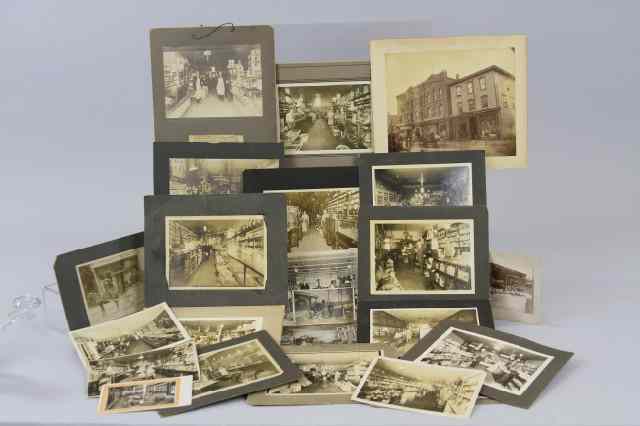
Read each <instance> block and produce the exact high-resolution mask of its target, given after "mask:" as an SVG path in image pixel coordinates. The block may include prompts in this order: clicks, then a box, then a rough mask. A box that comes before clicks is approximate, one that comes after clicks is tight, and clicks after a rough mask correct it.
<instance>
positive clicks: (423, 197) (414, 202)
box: [371, 163, 473, 207]
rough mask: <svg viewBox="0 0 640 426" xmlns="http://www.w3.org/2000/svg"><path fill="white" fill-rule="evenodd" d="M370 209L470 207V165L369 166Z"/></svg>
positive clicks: (471, 203) (471, 198) (471, 197)
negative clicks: (371, 202)
mask: <svg viewBox="0 0 640 426" xmlns="http://www.w3.org/2000/svg"><path fill="white" fill-rule="evenodd" d="M372 174H373V176H372V181H373V182H372V186H371V187H372V188H373V205H374V206H402V207H432V206H441V207H459V206H472V205H473V189H472V188H473V185H472V182H471V179H472V177H471V163H460V164H403V165H393V166H373V167H372Z"/></svg>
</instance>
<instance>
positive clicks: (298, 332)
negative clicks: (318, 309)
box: [280, 323, 357, 345]
mask: <svg viewBox="0 0 640 426" xmlns="http://www.w3.org/2000/svg"><path fill="white" fill-rule="evenodd" d="M356 341H357V335H356V326H355V324H354V323H348V324H337V325H334V324H329V325H326V324H325V325H306V326H285V327H283V329H282V340H281V341H280V344H281V345H314V344H325V343H331V344H347V343H356Z"/></svg>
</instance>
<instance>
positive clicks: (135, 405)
mask: <svg viewBox="0 0 640 426" xmlns="http://www.w3.org/2000/svg"><path fill="white" fill-rule="evenodd" d="M192 385H193V377H192V376H183V377H170V378H165V379H155V380H141V381H136V382H128V383H115V384H109V385H105V386H103V387H102V389H101V390H100V402H99V403H98V414H115V413H130V412H134V411H149V410H162V409H165V408H173V407H181V406H184V405H189V404H191V387H192Z"/></svg>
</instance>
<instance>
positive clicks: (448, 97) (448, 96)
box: [385, 47, 516, 156]
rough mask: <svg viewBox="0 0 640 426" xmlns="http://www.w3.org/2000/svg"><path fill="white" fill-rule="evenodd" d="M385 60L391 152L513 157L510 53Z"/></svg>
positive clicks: (479, 51) (502, 50)
mask: <svg viewBox="0 0 640 426" xmlns="http://www.w3.org/2000/svg"><path fill="white" fill-rule="evenodd" d="M385 58H386V95H387V99H386V102H387V114H388V115H389V117H388V123H389V126H388V129H387V132H388V144H389V151H390V152H399V151H433V150H445V151H446V150H468V149H483V150H485V152H486V154H487V156H515V155H516V90H515V87H516V84H515V82H516V76H515V69H516V54H515V49H513V48H508V47H504V48H502V47H501V48H485V49H469V50H465V49H450V50H442V51H435V50H428V51H423V52H406V53H392V54H387V55H385Z"/></svg>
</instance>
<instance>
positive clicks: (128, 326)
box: [69, 303, 190, 366]
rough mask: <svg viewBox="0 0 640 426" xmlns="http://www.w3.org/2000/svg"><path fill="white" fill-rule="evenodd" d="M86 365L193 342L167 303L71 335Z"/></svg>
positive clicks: (79, 330) (76, 331) (73, 332)
mask: <svg viewBox="0 0 640 426" xmlns="http://www.w3.org/2000/svg"><path fill="white" fill-rule="evenodd" d="M69 336H70V337H71V340H72V341H73V344H74V346H75V348H76V350H77V352H78V355H79V356H80V359H81V360H82V363H83V364H84V365H85V366H88V365H89V363H90V362H92V361H97V360H101V359H107V358H117V357H121V356H124V355H134V354H138V353H142V352H147V351H151V350H154V349H158V348H162V347H165V346H168V345H173V344H178V343H184V342H186V341H188V340H189V339H190V337H189V334H188V333H187V331H186V330H185V328H184V327H183V326H182V325H181V324H180V322H178V320H177V319H176V317H175V316H174V314H173V312H172V311H171V309H170V308H169V307H168V306H167V304H166V303H162V304H160V305H156V306H153V307H151V308H147V309H144V310H142V311H140V312H137V313H135V314H132V315H129V316H127V317H123V318H120V319H117V320H113V321H109V322H106V323H102V324H99V325H96V326H92V327H87V328H81V329H78V330H74V331H71V332H70V333H69Z"/></svg>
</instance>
